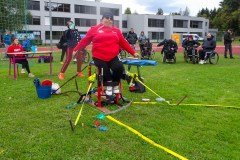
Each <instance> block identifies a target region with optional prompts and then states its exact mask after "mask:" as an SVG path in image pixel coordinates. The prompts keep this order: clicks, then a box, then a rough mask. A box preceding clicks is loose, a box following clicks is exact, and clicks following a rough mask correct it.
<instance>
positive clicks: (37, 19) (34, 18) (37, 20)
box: [28, 16, 41, 25]
mask: <svg viewBox="0 0 240 160" xmlns="http://www.w3.org/2000/svg"><path fill="white" fill-rule="evenodd" d="M40 19H41V18H40V16H32V19H31V20H30V21H29V22H28V24H29V25H41V23H40Z"/></svg>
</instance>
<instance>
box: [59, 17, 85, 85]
mask: <svg viewBox="0 0 240 160" xmlns="http://www.w3.org/2000/svg"><path fill="white" fill-rule="evenodd" d="M67 27H68V30H67V32H66V37H67V52H66V54H67V55H66V60H65V62H64V64H63V66H62V68H61V71H60V73H59V74H58V79H60V80H63V79H64V73H65V71H66V70H67V67H68V66H69V64H70V62H71V60H72V56H73V49H74V47H75V46H76V45H77V44H78V42H79V41H80V39H81V38H80V35H79V33H78V30H77V29H75V25H74V23H73V21H68V23H67ZM77 60H78V61H77V63H81V61H82V56H81V54H78V55H77ZM78 66H79V65H78ZM77 73H78V77H82V76H84V75H83V74H82V72H81V70H79V69H77Z"/></svg>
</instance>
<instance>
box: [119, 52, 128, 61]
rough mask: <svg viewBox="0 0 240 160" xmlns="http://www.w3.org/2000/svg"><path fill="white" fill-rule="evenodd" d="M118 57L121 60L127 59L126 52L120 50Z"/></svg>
mask: <svg viewBox="0 0 240 160" xmlns="http://www.w3.org/2000/svg"><path fill="white" fill-rule="evenodd" d="M119 56H120V58H121V59H123V58H127V52H126V51H125V50H121V51H120V52H119Z"/></svg>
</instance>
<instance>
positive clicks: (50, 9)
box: [49, 0, 53, 51]
mask: <svg viewBox="0 0 240 160" xmlns="http://www.w3.org/2000/svg"><path fill="white" fill-rule="evenodd" d="M49 22H50V26H49V28H50V51H52V50H53V48H52V2H51V0H49Z"/></svg>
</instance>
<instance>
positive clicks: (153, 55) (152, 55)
mask: <svg viewBox="0 0 240 160" xmlns="http://www.w3.org/2000/svg"><path fill="white" fill-rule="evenodd" d="M154 58H155V51H152V52H151V55H150V58H149V59H154Z"/></svg>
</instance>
